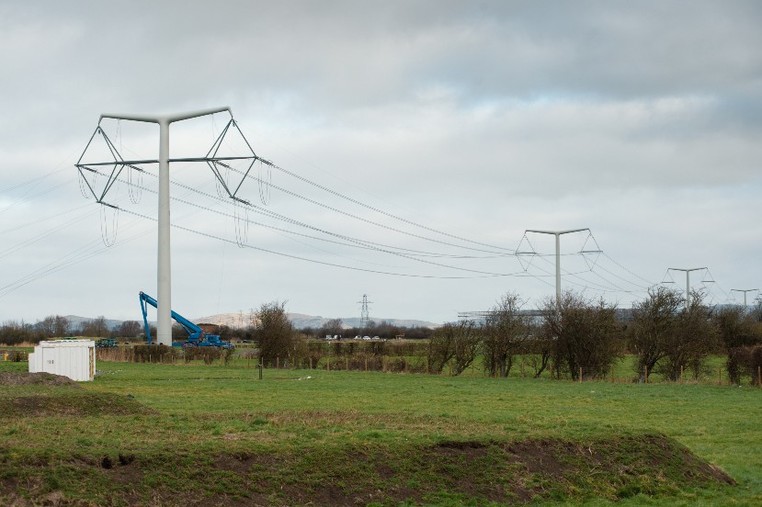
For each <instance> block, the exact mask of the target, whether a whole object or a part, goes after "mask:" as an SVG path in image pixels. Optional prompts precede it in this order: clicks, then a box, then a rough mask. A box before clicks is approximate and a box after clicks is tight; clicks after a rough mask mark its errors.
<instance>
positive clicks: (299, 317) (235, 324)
mask: <svg viewBox="0 0 762 507" xmlns="http://www.w3.org/2000/svg"><path fill="white" fill-rule="evenodd" d="M287 315H288V320H290V321H291V324H293V326H294V327H295V328H296V329H305V328H308V327H311V328H315V329H317V328H320V327H322V326H323V325H324V324H325V323H327V322H328V321H329V320H331V319H328V318H325V317H320V316H315V315H306V314H304V313H288V314H287ZM66 319H68V321H69V326H70V329H79V328H81V327H82V324H84V323H87V322H91V321H93V320H95V319H96V318H93V317H80V316H78V315H66ZM130 320H137V321H138V322H139V323H140V324H141V326H142V324H143V323H142V321H141V320H138V319H130ZM371 320H372V321H373V322H375V323H376V324H378V323H380V322H388V323H389V324H391V325H393V326H397V327H408V328H410V327H427V328H430V329H434V328H437V327H439V324H435V323H434V322H426V321H423V320H410V319H407V320H406V319H371ZM191 321H192V322H195V323H196V324H202V323H203V324H216V325H218V326H228V327H232V328H234V329H238V328H243V327H247V326H248V325H249V324H250V317H249V314H248V313H240V312H239V313H218V314H215V315H209V316H207V317H199V318H195V319H191ZM341 321H342V323H343V327H344V329H350V328H353V327H360V325H361V323H360V319H359V318H358V317H347V318H345V319H341ZM122 322H124V321H121V320H115V319H106V327H108V328H109V329H110V330H113V329H116V328H118V327H119V326H121V325H122ZM149 323H150V324H153V325H155V324H156V322H155V321H150V322H149Z"/></svg>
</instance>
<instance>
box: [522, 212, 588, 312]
mask: <svg viewBox="0 0 762 507" xmlns="http://www.w3.org/2000/svg"><path fill="white" fill-rule="evenodd" d="M584 231H588V232H590V229H589V228H587V227H585V228H583V229H569V230H566V231H540V230H537V229H527V230H525V231H524V234H527V233H534V234H552V235H553V236H555V237H556V305H559V306H560V305H561V236H562V235H563V234H572V233H575V232H584ZM595 252H599V253H600V250H595ZM516 253H517V254H518V253H520V252H516ZM533 253H535V252H533ZM582 253H593V251H592V250H591V251H589V252H582Z"/></svg>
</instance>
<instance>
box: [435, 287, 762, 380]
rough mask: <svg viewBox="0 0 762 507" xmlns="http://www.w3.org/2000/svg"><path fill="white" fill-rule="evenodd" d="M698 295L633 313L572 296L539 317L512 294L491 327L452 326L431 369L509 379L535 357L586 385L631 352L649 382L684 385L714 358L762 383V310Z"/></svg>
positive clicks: (647, 304)
mask: <svg viewBox="0 0 762 507" xmlns="http://www.w3.org/2000/svg"><path fill="white" fill-rule="evenodd" d="M704 299H705V298H704V294H703V293H701V292H698V291H694V292H693V293H692V294H691V298H690V301H689V302H688V304H686V301H685V299H684V298H683V297H682V295H681V293H678V292H675V291H672V290H669V289H666V288H663V287H657V288H654V289H652V290H651V291H649V293H648V296H647V297H646V298H645V299H644V300H642V301H640V302H637V303H636V304H635V305H633V308H632V310H631V311H630V312H627V314H626V316H625V317H623V316H622V312H617V308H616V306H615V305H610V304H608V303H606V302H605V301H603V300H599V301H594V300H589V299H586V298H585V297H583V296H582V295H580V294H576V293H574V292H566V293H564V294H563V295H562V297H561V299H560V300H559V301H556V300H555V299H549V300H547V301H546V303H545V304H544V307H543V308H542V311H541V312H539V316H536V315H532V314H529V313H527V312H523V311H521V306H522V301H521V299H520V298H519V296H518V295H516V294H506V295H505V296H503V297H502V298H501V299H500V301H499V302H498V303H497V304H496V305H495V306H494V307H493V308H492V310H491V311H490V312H488V315H487V317H486V318H485V320H484V322H482V323H476V322H474V321H460V322H456V323H449V324H446V325H444V326H443V327H441V328H439V329H438V330H437V331H435V333H434V335H433V336H432V338H431V341H430V342H429V352H428V355H429V367H430V368H431V369H432V370H433V371H435V372H443V371H444V370H445V369H446V368H447V369H449V371H450V373H451V374H453V375H459V374H460V373H462V372H463V371H464V370H465V369H466V368H468V367H470V366H471V365H473V364H474V363H475V362H476V361H478V360H479V359H480V360H481V362H482V364H481V367H482V368H483V370H484V371H485V372H486V373H487V374H489V375H491V376H503V377H505V376H508V374H509V372H510V371H511V368H512V367H513V364H514V358H516V357H517V356H522V358H524V359H525V360H527V359H528V363H529V365H530V367H531V368H532V369H533V373H534V376H535V377H539V376H540V375H542V374H543V372H545V371H546V370H549V371H550V372H551V373H552V374H553V376H555V377H557V378H560V377H562V376H564V377H570V378H572V379H575V380H578V379H580V378H584V379H601V378H606V377H607V376H609V375H610V373H611V371H612V368H613V366H614V364H615V363H616V362H617V360H618V359H620V358H621V357H622V356H624V355H625V354H631V355H633V356H634V358H635V362H634V370H635V371H634V373H635V374H636V375H637V378H638V379H639V380H640V381H643V382H648V379H649V377H650V376H651V375H652V374H659V375H662V377H663V378H665V379H667V380H672V381H676V380H679V379H681V378H683V375H684V374H686V373H687V374H690V375H692V376H693V377H694V378H698V377H699V376H700V375H701V374H702V373H703V372H704V370H705V368H706V360H707V358H708V357H709V356H710V355H711V354H726V355H727V362H726V366H727V371H728V374H729V376H730V380H731V381H732V382H735V383H740V381H741V377H742V376H745V375H746V376H749V377H750V378H751V380H752V382H754V383H759V381H760V375H759V371H760V367H761V366H762V305H757V307H756V308H755V309H754V310H753V311H751V312H750V311H747V309H746V308H742V307H738V306H727V307H719V308H712V307H710V306H708V305H706V304H705V301H704Z"/></svg>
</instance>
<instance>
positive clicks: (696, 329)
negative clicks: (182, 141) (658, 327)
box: [657, 291, 718, 380]
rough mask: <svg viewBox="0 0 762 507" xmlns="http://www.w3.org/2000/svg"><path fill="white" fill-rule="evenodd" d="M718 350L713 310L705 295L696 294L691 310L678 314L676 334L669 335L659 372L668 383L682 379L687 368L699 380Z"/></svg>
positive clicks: (687, 309)
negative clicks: (707, 360)
mask: <svg viewBox="0 0 762 507" xmlns="http://www.w3.org/2000/svg"><path fill="white" fill-rule="evenodd" d="M717 348H718V333H717V328H716V327H715V325H714V322H712V319H711V310H710V309H709V308H708V307H707V306H706V305H705V304H704V294H703V293H702V292H698V291H694V292H693V293H692V295H691V302H690V305H689V306H688V308H683V310H682V311H681V312H680V313H679V314H678V317H677V323H676V328H675V332H674V333H671V334H670V335H669V339H668V340H667V342H666V351H665V354H664V360H663V361H660V362H659V364H658V366H657V369H658V370H659V371H660V372H661V373H662V374H664V376H665V377H666V378H667V379H669V380H679V379H680V375H681V373H682V371H683V369H684V368H689V369H690V370H691V371H692V372H693V375H694V377H696V378H698V376H699V374H700V373H701V369H702V367H703V364H704V361H705V359H706V357H707V356H708V355H709V354H710V353H712V352H713V351H716V350H717Z"/></svg>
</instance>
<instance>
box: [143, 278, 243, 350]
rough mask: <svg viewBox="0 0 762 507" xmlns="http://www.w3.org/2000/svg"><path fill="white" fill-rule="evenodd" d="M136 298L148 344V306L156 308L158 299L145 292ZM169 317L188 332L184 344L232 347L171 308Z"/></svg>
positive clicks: (149, 334) (149, 339)
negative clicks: (138, 301) (138, 302)
mask: <svg viewBox="0 0 762 507" xmlns="http://www.w3.org/2000/svg"><path fill="white" fill-rule="evenodd" d="M138 299H139V300H140V311H141V312H142V313H143V328H144V329H145V333H146V341H147V342H148V344H149V345H150V344H151V342H152V338H151V327H150V326H149V325H148V306H147V305H151V306H153V307H154V308H157V309H158V305H159V303H158V301H156V299H155V298H153V297H151V296H149V295H148V294H146V293H145V292H142V291H141V292H140V295H139V296H138ZM170 315H171V317H172V318H173V319H174V320H175V322H177V323H178V324H180V325H181V326H182V328H183V329H184V330H185V332H186V333H188V339H187V341H186V342H185V345H191V346H195V345H199V346H212V347H225V348H232V344H231V343H229V342H223V341H222V340H220V337H219V336H218V335H210V334H206V333H204V330H203V329H201V327H199V326H198V325H197V324H194V323H193V322H191V321H190V320H188V319H186V318H185V317H183V316H182V315H180V314H179V313H177V312H176V311H174V310H171V312H170Z"/></svg>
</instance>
